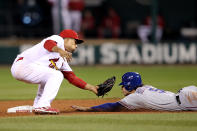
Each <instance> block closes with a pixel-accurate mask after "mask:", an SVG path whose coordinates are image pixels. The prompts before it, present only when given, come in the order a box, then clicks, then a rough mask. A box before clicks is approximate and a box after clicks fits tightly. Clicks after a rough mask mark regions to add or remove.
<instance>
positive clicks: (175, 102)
mask: <svg viewBox="0 0 197 131" xmlns="http://www.w3.org/2000/svg"><path fill="white" fill-rule="evenodd" d="M120 85H121V86H122V92H123V94H124V95H125V97H124V98H123V99H121V100H120V101H118V102H115V103H105V104H102V105H98V106H93V107H81V106H76V105H74V106H72V107H73V108H74V109H76V110H78V111H122V110H125V109H126V110H139V109H147V110H158V111H197V87H196V86H187V87H184V88H182V89H181V90H179V91H178V93H176V94H175V93H172V92H169V91H164V90H160V89H157V88H155V87H153V86H150V85H143V83H142V80H141V76H140V74H139V73H136V72H127V73H125V74H124V75H123V76H122V82H121V83H120Z"/></svg>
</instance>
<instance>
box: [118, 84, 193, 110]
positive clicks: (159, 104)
mask: <svg viewBox="0 0 197 131" xmlns="http://www.w3.org/2000/svg"><path fill="white" fill-rule="evenodd" d="M176 96H178V97H179V98H180V102H181V104H179V103H178V101H177V99H176ZM119 103H120V104H121V105H123V106H124V107H126V108H128V109H130V110H133V109H152V110H162V111H163V110H166V111H179V110H197V87H195V86H188V87H184V88H182V90H181V91H180V93H178V94H175V93H172V92H169V91H164V90H160V89H157V88H155V87H153V86H150V85H144V86H142V87H139V88H137V89H136V92H135V93H132V94H130V95H128V96H126V97H125V98H123V99H122V100H120V101H119Z"/></svg>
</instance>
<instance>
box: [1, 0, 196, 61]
mask: <svg viewBox="0 0 197 131" xmlns="http://www.w3.org/2000/svg"><path fill="white" fill-rule="evenodd" d="M62 29H73V30H75V31H77V32H78V33H79V34H80V37H81V38H83V39H85V41H86V42H85V45H83V46H82V49H83V51H82V50H81V51H80V50H79V51H78V52H76V54H75V55H74V57H76V59H77V60H76V59H74V62H73V64H88V63H89V64H97V63H101V64H105V63H103V58H101V57H103V56H105V54H106V53H105V52H109V50H102V49H103V48H107V47H102V46H101V45H103V44H104V45H107V44H108V45H109V43H110V44H112V45H113V46H110V49H112V48H113V50H114V48H117V44H118V48H119V49H122V50H125V51H124V52H123V53H124V55H125V56H124V58H125V57H127V56H128V55H131V54H130V53H132V52H134V51H135V50H137V54H139V56H134V54H132V55H133V57H140V59H142V60H140V61H139V60H135V59H133V57H132V58H130V57H127V58H128V59H129V60H127V61H126V60H125V61H126V62H124V61H123V62H122V63H121V60H118V59H119V58H120V57H121V56H120V51H119V50H118V49H115V50H114V52H115V54H116V58H114V57H113V56H111V58H110V59H116V60H114V62H111V63H110V62H109V63H108V64H117V63H118V64H132V63H142V64H143V63H145V64H146V63H147V62H146V61H149V60H148V59H147V60H146V61H144V59H145V57H143V56H144V54H143V50H144V48H145V46H144V44H146V43H147V44H146V45H149V44H154V47H153V48H154V50H155V51H153V50H152V47H150V46H149V47H148V48H147V49H148V51H147V53H145V54H147V55H148V56H147V57H149V58H152V57H153V56H158V52H159V54H160V56H164V57H163V58H161V59H160V58H155V60H154V61H153V62H152V63H153V64H155V63H169V64H174V63H196V45H191V43H192V44H195V43H196V41H197V1H196V0H187V1H185V0H173V1H172V0H121V1H120V0H6V1H1V2H0V53H1V54H0V56H1V57H0V59H1V60H0V64H9V63H11V62H12V61H13V59H14V58H15V56H16V54H18V53H20V52H21V51H22V50H24V49H26V48H29V47H31V46H30V45H32V44H37V43H38V42H39V41H40V40H42V39H43V38H45V37H48V36H50V35H53V34H58V33H59V32H60V31H61V30H62ZM174 42H176V47H174V46H172V47H171V45H173V44H171V43H174ZM148 43H149V44H148ZM164 43H165V44H166V45H167V50H168V51H166V49H165V48H166V46H163V45H164ZM123 44H126V45H127V46H126V49H127V50H126V49H125V46H124V47H123V46H120V45H123ZM131 44H133V45H135V46H136V47H131ZM158 44H162V47H158V46H156V45H158ZM180 44H183V45H180ZM93 45H94V47H92V46H93ZM114 45H116V46H114ZM119 46H120V47H119ZM138 46H139V47H138ZM168 46H169V47H168ZM108 47H109V46H108ZM182 47H183V49H182ZM89 48H91V49H92V48H93V49H92V50H93V53H92V54H93V56H94V58H89V55H92V54H91V49H89ZM123 48H124V49H123ZM135 48H137V49H135ZM149 48H151V49H149ZM180 48H181V49H180ZM145 49H146V48H145ZM86 50H88V51H89V52H90V53H89V54H84V51H85V52H86ZM133 50H134V51H133ZM159 50H163V51H159ZM174 50H178V51H174ZM182 50H183V51H182ZM8 52H9V53H8ZM10 52H11V53H10ZM154 52H156V53H154ZM162 52H164V53H162ZM174 52H175V53H174ZM181 52H182V53H181ZM165 53H167V54H168V55H169V57H170V58H172V59H176V60H174V61H173V62H171V61H170V62H169V61H168V60H166V59H168V56H167V57H165V56H166V55H165ZM79 54H80V55H81V54H82V56H84V59H82V58H78V56H80V55H79ZM135 54H136V53H135ZM154 54H155V55H154ZM174 54H176V56H174ZM184 54H186V57H187V58H183V59H186V60H180V58H179V56H182V55H183V56H184ZM132 55H131V56H132ZM174 57H176V58H174ZM79 59H80V61H81V62H78V63H77V62H76V61H79ZM86 59H90V60H86ZM92 59H94V60H92ZM152 59H153V58H152ZM158 59H160V60H158ZM83 60H84V61H90V62H82V61H83ZM91 61H93V62H91ZM106 61H107V60H106ZM161 61H162V62H161ZM166 61H167V62H166ZM150 63H151V62H150Z"/></svg>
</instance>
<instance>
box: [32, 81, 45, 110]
mask: <svg viewBox="0 0 197 131" xmlns="http://www.w3.org/2000/svg"><path fill="white" fill-rule="evenodd" d="M44 86H45V83H41V84H39V85H38V91H37V96H36V98H35V99H34V104H33V107H38V106H37V103H38V101H39V100H40V98H41V96H42V93H43V91H44Z"/></svg>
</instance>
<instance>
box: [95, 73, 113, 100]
mask: <svg viewBox="0 0 197 131" xmlns="http://www.w3.org/2000/svg"><path fill="white" fill-rule="evenodd" d="M115 81H116V77H115V76H113V77H111V78H109V79H107V80H105V81H104V82H103V83H101V84H99V85H98V87H99V88H98V89H97V92H98V93H97V96H98V97H99V96H102V97H104V95H106V94H107V93H108V92H109V91H110V90H111V89H112V87H113V86H114V84H115Z"/></svg>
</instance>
